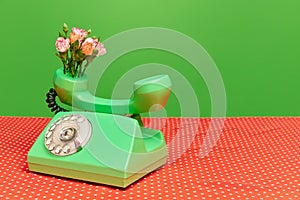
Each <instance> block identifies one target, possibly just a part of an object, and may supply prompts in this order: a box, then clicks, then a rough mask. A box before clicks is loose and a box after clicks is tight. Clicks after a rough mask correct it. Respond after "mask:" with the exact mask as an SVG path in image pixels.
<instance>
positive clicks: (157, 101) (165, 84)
mask: <svg viewBox="0 0 300 200" xmlns="http://www.w3.org/2000/svg"><path fill="white" fill-rule="evenodd" d="M53 84H54V87H55V90H56V92H57V94H58V97H59V99H60V101H61V102H62V103H64V104H67V105H70V106H73V107H76V108H79V109H83V110H88V111H94V112H101V113H114V114H121V115H123V114H139V113H145V112H149V111H150V110H151V111H157V110H160V109H162V108H163V107H164V106H165V105H166V103H167V100H168V98H169V95H170V91H171V81H170V78H169V76H168V75H157V76H153V77H149V78H146V79H143V80H139V81H137V82H135V83H134V86H133V95H132V97H131V98H130V99H124V100H111V99H104V98H100V97H95V96H93V95H92V94H91V93H90V92H89V90H88V78H87V76H86V75H84V76H83V77H81V78H72V77H68V76H66V75H65V74H64V73H63V69H62V68H60V69H58V70H57V71H56V72H55V75H54V79H53Z"/></svg>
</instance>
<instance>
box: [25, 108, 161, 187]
mask: <svg viewBox="0 0 300 200" xmlns="http://www.w3.org/2000/svg"><path fill="white" fill-rule="evenodd" d="M70 115H71V116H72V115H80V116H82V117H85V118H86V119H87V120H88V121H89V122H90V123H91V125H92V128H91V130H92V134H91V137H90V139H89V140H88V142H87V143H86V145H84V146H83V147H82V148H81V149H80V150H79V151H78V152H76V153H74V154H71V155H66V156H61V155H60V156H58V155H55V154H53V152H52V151H51V152H50V150H49V148H48V147H46V146H45V144H46V143H45V142H47V140H45V137H47V133H49V130H51V127H53V126H54V125H55V124H57V123H58V122H57V120H61V119H62V117H66V116H70ZM65 119H67V118H64V119H63V120H65ZM71 119H72V117H71ZM63 123H64V122H61V123H59V125H57V127H59V130H58V133H60V132H61V130H64V127H63V125H62V124H63ZM79 130H80V131H83V132H85V131H86V129H80V128H79ZM51 131H52V132H53V134H52V135H54V134H55V133H56V130H55V129H54V130H51ZM47 148H48V149H47ZM166 160H167V147H166V143H165V140H164V137H163V134H162V132H161V131H159V130H154V129H149V128H144V127H140V126H139V124H138V122H137V120H135V119H131V118H128V117H125V116H120V115H113V114H105V113H92V112H65V113H64V112H61V113H58V114H57V115H55V116H54V118H53V119H52V120H51V122H50V123H49V124H48V125H47V126H46V128H45V129H44V131H43V132H42V133H41V135H40V136H39V137H38V138H37V140H36V142H35V143H34V145H33V146H32V147H31V149H30V151H29V153H28V158H27V162H28V167H29V170H30V171H34V172H39V173H45V174H50V175H56V176H61V177H67V178H73V179H79V180H84V181H89V182H95V183H101V184H106V185H111V186H116V187H121V188H126V187H127V186H129V185H130V184H132V183H133V182H135V181H137V180H138V179H140V178H142V177H143V176H145V175H146V174H149V173H151V172H152V171H154V170H156V169H157V168H159V167H161V166H163V165H164V164H165V163H166Z"/></svg>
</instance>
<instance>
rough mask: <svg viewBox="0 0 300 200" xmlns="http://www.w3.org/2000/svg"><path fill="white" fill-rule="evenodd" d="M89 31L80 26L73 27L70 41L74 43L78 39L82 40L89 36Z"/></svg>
mask: <svg viewBox="0 0 300 200" xmlns="http://www.w3.org/2000/svg"><path fill="white" fill-rule="evenodd" d="M87 34H88V33H87V32H86V31H85V30H84V29H80V28H72V32H71V34H70V42H71V44H73V43H74V42H75V41H76V40H82V39H83V38H85V37H86V36H87Z"/></svg>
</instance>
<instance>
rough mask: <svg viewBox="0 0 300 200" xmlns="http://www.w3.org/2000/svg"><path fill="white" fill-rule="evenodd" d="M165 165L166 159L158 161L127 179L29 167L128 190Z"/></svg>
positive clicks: (48, 167)
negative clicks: (130, 186)
mask: <svg viewBox="0 0 300 200" xmlns="http://www.w3.org/2000/svg"><path fill="white" fill-rule="evenodd" d="M165 163H166V157H165V158H162V159H160V160H158V161H157V162H155V163H152V164H151V165H149V166H148V167H147V168H145V169H143V170H142V171H141V172H137V173H134V174H132V175H131V176H130V177H127V178H120V177H114V176H108V175H105V174H95V173H90V172H86V171H77V170H72V169H64V168H57V167H51V166H46V165H39V164H36V163H28V165H29V168H30V170H31V171H35V172H39V173H43V174H52V175H55V176H60V177H66V178H71V179H78V180H83V181H89V182H93V183H100V184H104V185H111V186H115V187H120V188H126V187H128V186H129V185H131V184H132V183H134V182H136V181H137V180H139V179H141V178H143V177H144V176H146V175H147V174H149V173H151V172H153V171H155V170H156V169H158V168H160V167H162V166H163V165H164V164H165Z"/></svg>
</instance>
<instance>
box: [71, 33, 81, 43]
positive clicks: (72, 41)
mask: <svg viewBox="0 0 300 200" xmlns="http://www.w3.org/2000/svg"><path fill="white" fill-rule="evenodd" d="M79 38H80V36H79V35H76V34H74V33H71V34H70V43H71V44H73V43H74V42H76V40H78V39H79Z"/></svg>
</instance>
